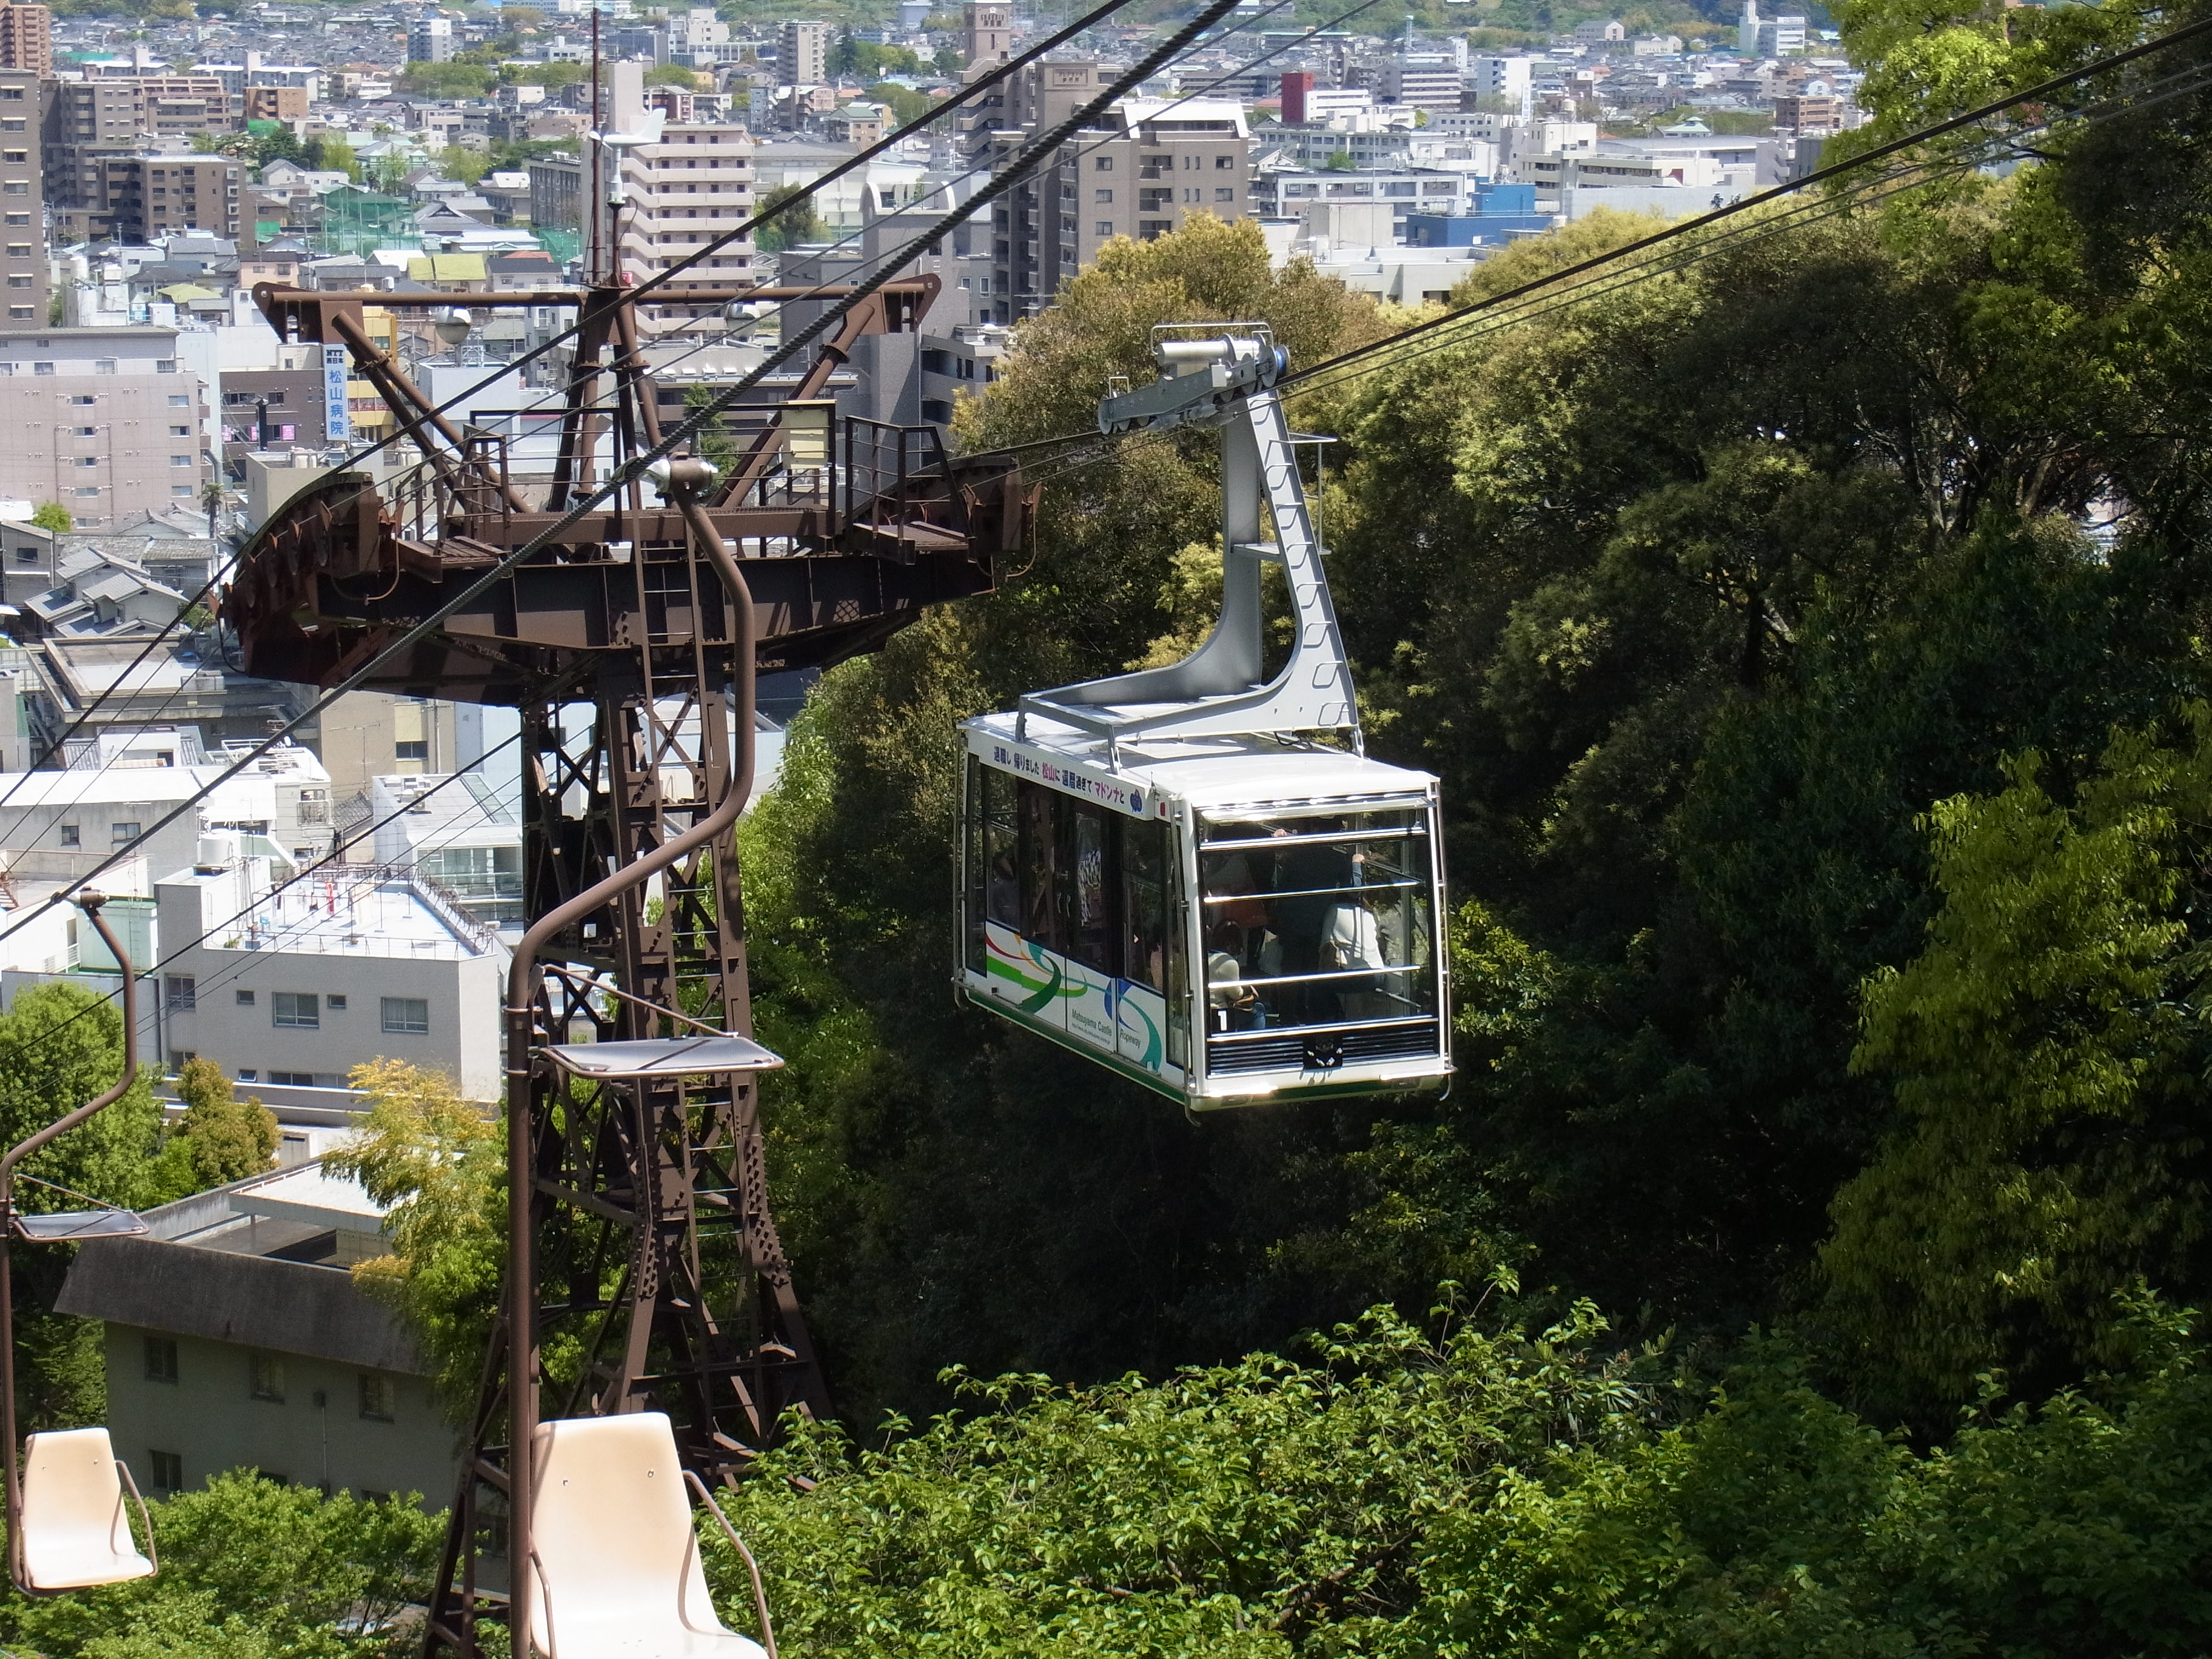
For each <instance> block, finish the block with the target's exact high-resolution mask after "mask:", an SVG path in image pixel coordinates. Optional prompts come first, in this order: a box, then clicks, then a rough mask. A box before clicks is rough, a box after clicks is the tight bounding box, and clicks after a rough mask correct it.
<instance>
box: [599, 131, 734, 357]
mask: <svg viewBox="0 0 2212 1659" xmlns="http://www.w3.org/2000/svg"><path fill="white" fill-rule="evenodd" d="M752 155H753V141H752V136H751V134H750V133H748V132H747V131H745V129H744V128H743V127H742V126H734V125H715V126H684V127H676V126H671V127H669V128H667V129H666V130H665V131H664V132H663V133H662V134H661V138H660V142H659V143H657V144H642V145H640V146H639V147H638V148H636V149H633V150H631V151H630V152H629V155H628V156H627V157H626V158H625V159H624V161H623V175H624V177H625V178H626V179H628V181H629V192H630V204H629V210H628V211H627V212H626V213H625V215H624V216H623V227H622V262H623V270H626V271H628V272H629V274H630V276H632V278H633V279H634V280H635V281H637V282H643V281H644V280H645V279H646V278H647V277H648V276H653V275H655V274H656V273H658V272H660V271H663V270H667V269H668V268H669V267H670V266H671V265H672V264H676V263H677V262H678V261H679V260H681V259H683V258H685V257H686V256H687V255H689V254H691V253H694V252H697V251H698V249H700V248H701V247H702V246H705V245H706V244H707V243H708V242H710V241H712V240H714V238H716V237H717V236H720V235H721V234H723V233H724V232H725V231H727V230H730V229H732V228H735V227H736V226H738V225H739V224H742V223H743V222H744V220H745V219H746V217H747V216H749V215H750V213H751V212H752V210H753V166H752ZM752 280H753V258H752V242H751V240H750V239H747V240H742V241H738V242H733V243H732V244H731V245H730V246H728V247H726V248H723V249H721V250H720V251H719V252H714V253H713V254H710V255H708V257H707V258H704V259H702V260H701V261H700V262H699V263H698V264H696V265H694V266H692V267H691V269H690V270H687V271H685V272H684V275H683V276H679V277H678V278H677V279H676V280H675V281H674V282H672V283H670V284H669V286H668V287H667V288H665V289H662V290H661V292H662V294H664V295H665V296H667V297H666V300H665V301H663V302H659V303H654V302H650V301H649V302H647V304H646V305H645V306H643V307H641V310H642V311H643V312H644V313H645V314H644V316H643V317H642V318H641V319H640V322H641V326H642V327H643V329H644V330H645V331H646V332H647V333H649V334H650V333H666V332H669V331H672V330H677V329H682V328H688V327H690V325H692V323H693V321H694V320H695V319H702V318H708V317H714V316H717V315H718V314H719V313H720V302H719V301H703V302H700V303H697V304H691V305H686V304H684V302H683V301H682V298H681V296H682V295H684V293H686V292H687V291H689V290H690V289H697V288H727V287H729V286H730V285H731V284H732V283H737V284H745V283H750V282H751V281H752Z"/></svg>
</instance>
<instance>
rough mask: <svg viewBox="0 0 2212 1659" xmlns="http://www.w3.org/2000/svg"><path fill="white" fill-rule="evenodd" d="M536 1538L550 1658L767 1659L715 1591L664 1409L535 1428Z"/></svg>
mask: <svg viewBox="0 0 2212 1659" xmlns="http://www.w3.org/2000/svg"><path fill="white" fill-rule="evenodd" d="M535 1444H536V1448H537V1459H536V1462H537V1466H538V1468H537V1482H538V1490H537V1492H536V1493H535V1495H534V1496H533V1498H532V1503H531V1510H530V1515H531V1520H530V1539H531V1547H532V1553H533V1554H534V1555H535V1556H536V1558H537V1563H538V1587H539V1589H538V1609H539V1611H538V1620H537V1621H536V1622H537V1625H538V1632H537V1645H538V1646H539V1647H541V1648H543V1649H544V1651H545V1652H546V1653H547V1654H548V1655H549V1656H550V1659H766V1656H765V1654H764V1652H763V1650H762V1648H761V1646H760V1644H758V1643H757V1642H754V1641H752V1640H751V1639H750V1638H747V1637H744V1636H740V1635H738V1634H737V1633H736V1632H734V1631H731V1630H729V1629H727V1628H726V1627H725V1626H723V1624H722V1621H721V1620H720V1619H719V1618H717V1617H716V1616H715V1613H714V1602H713V1601H712V1600H711V1599H710V1598H709V1597H708V1594H707V1575H706V1573H705V1571H703V1570H702V1567H701V1565H700V1562H699V1535H698V1533H697V1531H696V1529H695V1528H694V1527H693V1525H692V1521H691V1500H690V1495H689V1494H688V1493H687V1492H685V1490H684V1468H683V1465H682V1464H681V1463H679V1462H678V1461H677V1457H676V1436H675V1433H674V1431H672V1430H671V1428H670V1426H669V1422H668V1417H667V1414H666V1413H663V1412H634V1413H629V1414H628V1415H626V1416H622V1417H586V1418H564V1419H558V1420H556V1421H554V1422H550V1423H543V1424H540V1425H538V1435H537V1439H536V1442H535Z"/></svg>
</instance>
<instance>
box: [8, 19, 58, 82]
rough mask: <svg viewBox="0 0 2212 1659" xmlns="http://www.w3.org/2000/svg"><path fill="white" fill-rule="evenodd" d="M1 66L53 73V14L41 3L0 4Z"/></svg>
mask: <svg viewBox="0 0 2212 1659" xmlns="http://www.w3.org/2000/svg"><path fill="white" fill-rule="evenodd" d="M0 69H10V70H24V71H26V72H27V73H28V74H32V75H52V73H53V72H54V15H53V13H52V12H51V11H49V10H47V9H46V7H44V6H19V5H15V4H12V3H10V4H4V5H0Z"/></svg>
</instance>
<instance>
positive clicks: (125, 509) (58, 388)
mask: <svg viewBox="0 0 2212 1659" xmlns="http://www.w3.org/2000/svg"><path fill="white" fill-rule="evenodd" d="M181 371H182V366H181V365H180V364H179V362H178V360H177V337H176V331H174V330H173V329H167V328H152V327H145V326H133V327H129V328H55V329H41V328H37V327H26V326H24V325H22V324H21V323H20V322H18V323H15V324H12V325H10V326H9V327H8V328H6V329H0V380H4V381H6V382H7V386H8V400H9V408H10V410H11V411H12V414H13V422H12V425H13V429H14V433H15V437H14V441H12V442H10V443H9V444H7V445H5V446H0V496H9V495H12V496H16V497H19V498H21V499H24V500H28V501H58V502H60V503H61V504H62V505H63V506H64V507H67V508H69V510H70V513H71V515H72V516H73V517H74V518H75V519H76V523H77V525H78V526H80V527H81V528H83V529H87V530H112V529H116V528H118V527H121V526H122V525H123V524H124V523H125V521H126V520H130V519H131V518H132V517H134V516H137V515H144V514H148V513H156V512H160V511H162V510H165V509H167V508H168V507H174V506H177V505H179V504H181V505H183V506H184V507H185V508H187V509H188V510H189V509H191V508H192V507H195V506H197V503H198V501H199V498H200V487H201V486H202V485H203V484H204V483H206V482H207V479H208V477H209V466H208V462H207V458H206V454H205V452H204V450H203V448H202V447H201V441H200V434H201V433H202V431H203V430H204V428H205V424H206V415H207V411H206V409H205V408H204V394H203V389H202V387H201V385H200V380H199V377H198V376H197V375H196V374H187V373H184V372H181Z"/></svg>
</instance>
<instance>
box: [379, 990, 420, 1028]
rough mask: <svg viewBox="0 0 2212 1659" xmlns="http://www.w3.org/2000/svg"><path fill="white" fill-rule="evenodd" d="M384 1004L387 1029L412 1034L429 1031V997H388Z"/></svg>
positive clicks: (385, 1026)
mask: <svg viewBox="0 0 2212 1659" xmlns="http://www.w3.org/2000/svg"><path fill="white" fill-rule="evenodd" d="M383 1004H384V1006H383V1014H384V1021H383V1023H384V1029H385V1030H387V1031H394V1032H398V1033H399V1034H401V1035H402V1036H425V1035H427V1034H428V1031H429V1030H430V1000H429V999H428V997H386V998H384V999H383Z"/></svg>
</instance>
